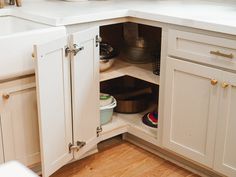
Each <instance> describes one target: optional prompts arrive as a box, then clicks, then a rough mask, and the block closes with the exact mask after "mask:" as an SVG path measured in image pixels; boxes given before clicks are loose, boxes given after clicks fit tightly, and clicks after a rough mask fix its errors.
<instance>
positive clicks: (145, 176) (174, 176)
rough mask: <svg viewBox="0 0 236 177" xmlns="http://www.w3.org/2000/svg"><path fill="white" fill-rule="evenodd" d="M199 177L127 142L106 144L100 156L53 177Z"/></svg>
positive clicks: (100, 151)
mask: <svg viewBox="0 0 236 177" xmlns="http://www.w3.org/2000/svg"><path fill="white" fill-rule="evenodd" d="M167 176H168V177H183V176H184V177H197V175H195V174H193V173H191V172H189V171H187V170H185V169H183V168H180V167H178V166H176V165H174V164H172V163H170V162H168V161H166V160H164V159H162V158H160V157H158V156H156V155H153V154H151V153H149V152H147V151H145V150H143V149H140V148H139V147H137V146H135V145H132V144H130V143H128V142H126V141H119V142H116V143H115V144H114V143H112V145H110V144H109V143H108V144H105V145H103V146H102V148H99V153H97V154H94V155H92V156H89V157H87V158H85V159H82V160H80V161H77V162H74V163H72V164H69V165H67V166H65V167H63V168H62V169H60V170H59V171H57V172H56V173H55V174H54V175H52V177H167Z"/></svg>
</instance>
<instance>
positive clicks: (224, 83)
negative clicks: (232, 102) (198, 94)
mask: <svg viewBox="0 0 236 177" xmlns="http://www.w3.org/2000/svg"><path fill="white" fill-rule="evenodd" d="M221 86H222V88H227V87H228V86H229V84H228V83H226V82H223V83H222V84H221Z"/></svg>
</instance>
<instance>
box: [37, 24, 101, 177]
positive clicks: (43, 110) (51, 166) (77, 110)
mask: <svg viewBox="0 0 236 177" xmlns="http://www.w3.org/2000/svg"><path fill="white" fill-rule="evenodd" d="M98 35H99V29H98V27H96V28H90V29H88V30H85V31H81V32H78V33H74V34H72V35H69V36H68V37H67V36H62V37H61V38H60V39H57V40H54V41H50V42H48V43H44V44H40V45H35V46H34V55H35V59H36V71H35V72H36V85H37V101H38V114H39V133H40V147H41V148H40V149H41V163H42V173H43V176H44V177H47V176H49V175H51V174H52V173H54V172H55V171H56V170H58V169H59V168H60V167H62V166H63V165H65V164H67V163H68V162H70V161H71V160H73V159H78V158H80V157H81V156H83V155H84V154H85V153H86V152H88V151H89V150H91V149H92V148H94V147H95V146H96V145H97V143H98V137H97V136H98V132H99V130H100V128H99V127H100V114H99V41H98ZM71 108H72V109H71Z"/></svg>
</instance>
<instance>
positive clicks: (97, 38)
mask: <svg viewBox="0 0 236 177" xmlns="http://www.w3.org/2000/svg"><path fill="white" fill-rule="evenodd" d="M100 42H102V38H101V37H100V36H98V35H96V47H98V45H99V43H100Z"/></svg>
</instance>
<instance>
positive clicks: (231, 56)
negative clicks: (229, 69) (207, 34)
mask: <svg viewBox="0 0 236 177" xmlns="http://www.w3.org/2000/svg"><path fill="white" fill-rule="evenodd" d="M210 54H212V55H216V56H221V57H225V58H230V59H233V58H234V55H233V54H232V53H231V54H225V53H222V52H220V51H219V50H217V51H210Z"/></svg>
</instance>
